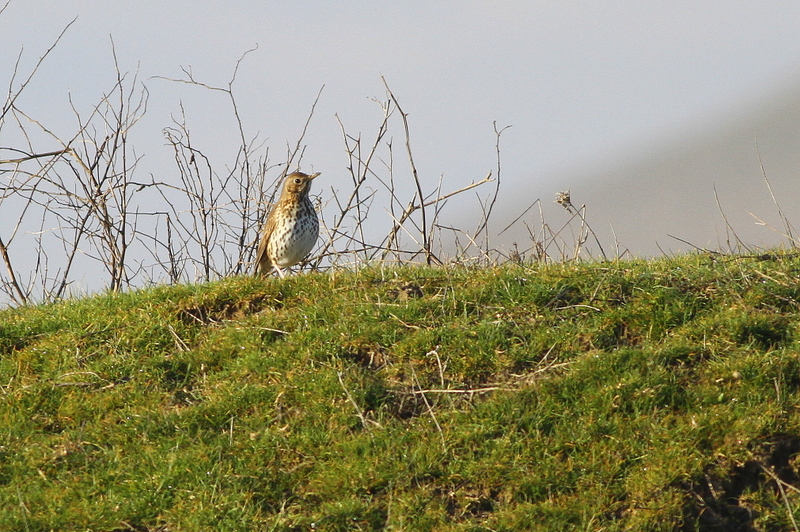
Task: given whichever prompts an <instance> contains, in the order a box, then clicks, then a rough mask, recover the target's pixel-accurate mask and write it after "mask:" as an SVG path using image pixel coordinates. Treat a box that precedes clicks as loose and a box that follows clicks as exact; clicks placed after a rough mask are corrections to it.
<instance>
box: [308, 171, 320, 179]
mask: <svg viewBox="0 0 800 532" xmlns="http://www.w3.org/2000/svg"><path fill="white" fill-rule="evenodd" d="M321 173H322V172H317V173H316V174H311V175H310V176H308V179H314V178H315V177H317V176H318V175H320V174H321Z"/></svg>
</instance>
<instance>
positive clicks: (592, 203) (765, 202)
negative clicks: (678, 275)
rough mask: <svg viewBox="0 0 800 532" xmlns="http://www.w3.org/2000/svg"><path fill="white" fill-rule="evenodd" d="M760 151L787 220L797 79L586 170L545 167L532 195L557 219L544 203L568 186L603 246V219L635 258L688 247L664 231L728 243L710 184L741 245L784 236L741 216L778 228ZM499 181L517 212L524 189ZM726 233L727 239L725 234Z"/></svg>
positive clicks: (797, 170) (794, 180) (796, 206)
mask: <svg viewBox="0 0 800 532" xmlns="http://www.w3.org/2000/svg"><path fill="white" fill-rule="evenodd" d="M759 151H760V154H761V161H762V162H763V165H764V172H765V173H766V177H767V179H768V180H769V183H770V185H771V186H772V190H773V192H774V193H775V197H776V199H777V201H778V203H779V204H780V206H781V208H782V210H783V213H784V214H785V215H786V216H787V217H788V219H789V220H790V222H795V221H796V220H798V215H800V202H798V198H800V83H795V84H793V86H792V87H791V88H790V89H788V90H786V91H784V92H782V93H780V94H776V95H775V96H773V97H771V98H768V99H763V100H760V101H755V102H753V103H751V104H750V105H747V106H742V107H740V108H732V109H731V110H730V116H728V117H721V118H720V119H719V120H717V121H713V122H711V123H706V124H701V125H698V126H697V127H696V128H694V129H686V130H684V131H682V132H679V133H676V134H671V135H665V136H663V138H661V139H660V143H659V141H656V142H653V141H652V140H650V141H649V142H648V143H647V144H645V143H642V145H641V146H633V147H632V148H631V149H630V150H629V151H628V152H627V153H625V154H615V156H616V157H615V156H610V157H609V158H608V160H606V161H603V162H601V163H600V164H598V165H596V167H594V168H591V167H588V168H587V167H583V168H577V169H574V170H569V171H564V172H563V173H558V174H553V175H552V176H551V177H550V178H549V179H548V182H549V183H552V185H551V186H549V187H548V189H546V190H542V189H541V188H540V187H536V194H537V197H541V198H542V200H543V204H544V205H543V207H544V211H545V215H546V221H547V222H548V223H550V224H551V225H553V226H556V225H559V224H558V222H563V221H564V220H566V219H567V215H566V213H565V212H564V210H563V209H562V208H561V207H560V206H558V205H556V204H555V203H554V202H553V199H554V197H555V193H556V192H558V191H561V190H567V189H569V190H571V193H572V201H573V203H574V204H575V205H581V204H585V205H586V206H587V209H588V211H587V217H588V220H589V222H590V223H591V224H592V226H593V228H594V229H595V231H597V233H598V234H599V235H601V241H602V243H603V244H604V246H606V251H609V248H610V245H611V243H613V233H612V231H611V229H610V227H611V225H613V228H614V232H615V233H616V236H617V239H618V240H619V242H620V244H621V249H625V248H627V249H628V250H630V252H631V253H633V254H635V255H647V256H652V255H657V254H660V253H661V250H663V251H678V250H689V249H691V246H688V245H686V244H684V243H682V242H680V241H678V240H676V239H674V238H670V237H669V236H668V235H674V236H676V237H679V238H682V239H684V240H687V241H689V242H691V243H692V244H694V245H696V246H700V247H709V248H711V249H718V248H727V247H728V243H727V242H728V238H729V235H728V234H727V233H726V227H725V221H724V219H723V216H722V214H721V213H720V209H719V208H718V207H717V204H716V201H715V198H714V189H715V187H716V192H717V196H718V198H719V203H720V206H721V208H722V210H723V211H724V213H725V215H726V217H727V219H728V222H729V223H730V224H731V226H732V227H733V229H734V230H735V232H736V234H737V235H738V236H739V238H740V239H741V240H742V241H744V242H745V243H746V244H747V245H752V246H761V247H764V246H773V245H776V244H779V243H782V242H783V243H788V241H787V240H786V239H785V238H783V237H782V236H781V235H780V234H779V233H777V232H775V231H773V230H771V229H769V228H767V227H763V226H760V225H758V220H756V218H754V217H753V216H752V215H751V214H750V213H752V214H753V215H755V216H758V218H760V219H761V220H763V221H764V222H766V223H768V224H769V225H771V226H772V227H774V228H775V229H778V230H781V231H782V230H783V223H782V222H781V220H780V216H779V214H778V209H777V208H776V206H775V204H774V202H773V199H772V198H771V196H770V193H769V189H768V187H767V184H766V182H765V180H764V173H762V170H761V167H760V163H759ZM631 153H638V156H634V157H631V156H630V154H631ZM615 158H616V160H612V159H615ZM508 188H509V189H512V193H511V194H508V195H506V196H505V197H504V198H503V201H504V208H505V209H507V210H508V212H509V213H511V214H513V216H512V217H511V218H510V219H513V217H514V216H517V215H518V214H519V213H521V212H522V209H523V208H521V207H520V198H521V197H522V196H525V195H526V194H527V193H526V192H523V188H522V187H521V186H519V185H518V184H517V183H513V184H510V185H509V186H508ZM507 192H508V190H507ZM533 199H535V198H532V199H531V201H532V200H533ZM531 216H534V214H532V213H529V214H528V216H526V219H530V218H531ZM536 216H538V213H537V214H536ZM526 238H527V233H526V232H525V229H524V227H523V226H521V225H520V224H518V225H517V226H515V228H514V229H513V230H509V231H507V234H506V235H504V236H503V238H502V242H503V243H504V244H505V245H508V244H509V243H510V242H514V241H518V242H519V243H520V245H521V243H522V242H524V241H525V240H526ZM730 239H731V241H732V243H734V244H735V238H734V236H733V234H732V233H731V234H730ZM607 243H608V245H606V244H607Z"/></svg>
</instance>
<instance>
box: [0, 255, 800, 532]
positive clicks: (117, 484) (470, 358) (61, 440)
mask: <svg viewBox="0 0 800 532" xmlns="http://www.w3.org/2000/svg"><path fill="white" fill-rule="evenodd" d="M798 281H800V258H798V257H796V256H794V255H789V254H787V253H783V252H776V253H774V254H771V255H764V256H760V257H742V256H738V257H735V256H727V257H726V256H708V255H693V256H684V257H677V258H669V259H661V260H656V261H640V262H639V261H631V262H619V263H589V264H577V265H576V264H568V265H547V266H544V265H532V266H522V265H511V264H509V265H505V266H501V267H496V268H485V269H470V268H466V267H453V268H444V267H443V268H435V269H431V268H422V267H406V268H397V269H392V268H380V267H375V268H367V269H364V270H361V271H358V272H334V273H330V274H308V275H298V276H294V277H291V278H289V279H286V280H278V279H271V280H266V281H265V280H258V279H252V278H232V279H226V280H223V281H220V282H217V283H212V284H208V285H202V286H173V287H159V288H154V289H149V290H144V291H140V292H135V293H127V294H112V295H103V296H98V297H92V298H87V299H84V300H78V301H67V302H63V303H59V304H53V305H43V306H35V307H25V308H18V309H9V310H4V311H2V312H0V508H2V509H3V510H2V511H0V530H19V531H23V530H24V531H50V530H58V531H72V530H75V531H83V530H92V531H99V532H110V531H123V530H136V531H140V532H144V531H149V532H153V531H156V530H165V531H166V530H168V531H171V532H177V531H193V532H195V531H254V530H258V531H260V530H263V531H273V530H274V531H290V530H297V531H301V530H302V531H306V530H322V531H334V530H398V531H399V530H408V531H423V530H437V531H439V530H442V531H455V530H459V531H460V530H464V531H466V530H469V531H500V530H505V531H512V530H553V531H566V530H665V531H673V530H703V531H711V530H725V531H733V530H796V529H797V526H796V525H795V520H800V511H798V510H796V509H797V508H800V492H798V489H797V488H798V487H800V476H798V475H800V470H799V469H798V468H799V467H800V464H798V463H797V456H798V454H797V453H798V451H800V415H799V414H798V404H800V343H798V342H799V341H800V337H799V336H798V334H797V333H798V325H800V282H798Z"/></svg>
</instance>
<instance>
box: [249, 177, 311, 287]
mask: <svg viewBox="0 0 800 532" xmlns="http://www.w3.org/2000/svg"><path fill="white" fill-rule="evenodd" d="M318 175H319V173H316V174H311V175H307V174H304V173H302V172H294V173H291V174H289V175H287V176H286V179H285V181H284V182H283V189H282V190H281V196H280V198H278V201H277V202H276V203H275V205H273V207H272V210H271V211H270V213H269V216H267V221H266V223H264V228H263V229H262V230H261V242H259V244H258V251H257V252H256V274H257V275H259V274H260V275H269V274H271V273H272V272H273V270H274V271H277V272H278V275H279V276H281V277H283V271H282V270H281V268H288V267H289V266H294V265H295V264H297V263H298V262H300V261H302V260H303V259H305V258H306V257H307V256H308V254H309V253H311V250H312V249H313V248H314V244H316V243H317V238H318V237H319V220H318V219H317V212H316V211H315V210H314V204H313V203H311V200H310V199H309V198H308V192H309V190H310V189H311V180H313V179H314V178H315V177H317V176H318Z"/></svg>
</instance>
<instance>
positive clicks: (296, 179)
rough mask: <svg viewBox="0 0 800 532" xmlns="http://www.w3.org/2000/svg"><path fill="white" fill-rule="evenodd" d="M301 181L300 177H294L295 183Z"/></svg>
mask: <svg viewBox="0 0 800 532" xmlns="http://www.w3.org/2000/svg"><path fill="white" fill-rule="evenodd" d="M301 181H302V179H300V178H299V177H295V178H294V182H295V183H297V184H298V185H299V184H300V182H301Z"/></svg>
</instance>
